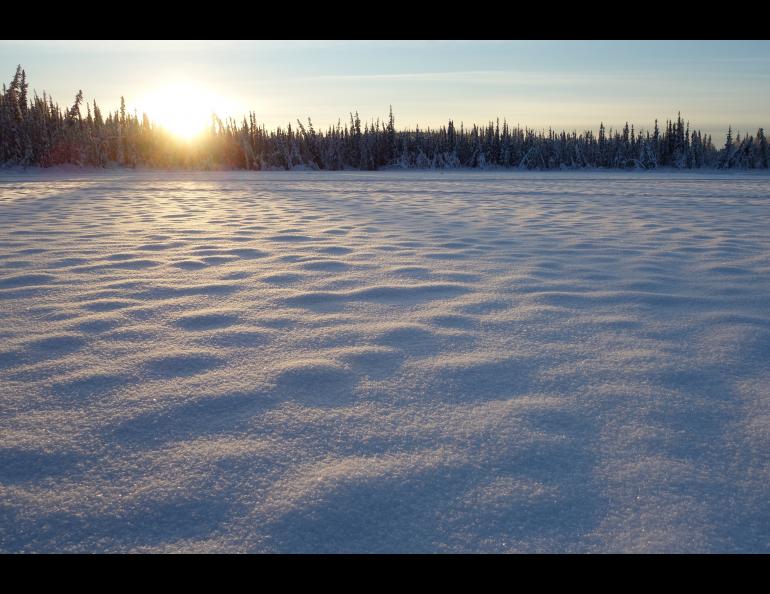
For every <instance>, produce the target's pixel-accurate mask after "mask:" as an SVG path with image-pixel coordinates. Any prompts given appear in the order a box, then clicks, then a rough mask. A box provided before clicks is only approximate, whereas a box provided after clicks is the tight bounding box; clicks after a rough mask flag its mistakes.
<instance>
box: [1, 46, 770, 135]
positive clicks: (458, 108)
mask: <svg viewBox="0 0 770 594" xmlns="http://www.w3.org/2000/svg"><path fill="white" fill-rule="evenodd" d="M17 64H21V65H22V67H23V68H24V69H25V70H26V72H27V78H28V81H29V83H30V90H32V89H35V90H37V92H38V93H42V92H43V91H44V90H45V91H46V92H48V93H49V94H51V95H52V96H53V97H54V100H55V101H57V102H58V103H60V104H61V105H62V106H65V105H69V104H70V103H71V102H72V100H73V98H74V96H75V94H76V93H77V91H78V89H82V90H83V93H84V96H85V98H86V100H88V101H92V100H94V99H95V100H96V101H97V103H98V104H99V105H100V107H101V108H102V111H111V110H114V109H115V108H116V107H117V106H118V105H119V102H120V96H121V95H123V96H124V97H125V99H126V104H127V107H128V109H129V111H132V112H133V111H134V110H137V111H138V113H139V114H141V113H142V112H144V111H146V112H147V113H148V115H149V116H150V117H151V118H153V119H162V117H164V116H163V115H162V114H161V113H160V112H161V111H162V109H161V107H159V102H158V99H157V97H158V93H159V89H169V88H171V89H177V90H178V91H176V92H178V93H179V94H180V95H181V96H182V97H186V98H188V100H190V98H191V97H202V98H205V105H206V106H207V108H208V107H212V106H213V108H214V109H215V110H216V111H217V114H218V115H219V116H221V117H227V116H232V117H237V118H238V119H240V117H241V116H242V115H243V114H245V113H246V112H248V111H249V110H251V111H254V112H255V114H256V118H257V121H258V122H260V123H264V124H265V125H266V126H267V127H268V128H275V127H277V126H283V127H285V126H286V124H287V123H289V122H291V123H292V124H293V125H295V124H296V120H297V118H299V119H301V120H302V121H303V122H306V121H307V118H308V117H310V118H312V120H313V124H314V126H315V127H316V129H325V128H326V127H327V126H328V125H330V124H335V123H336V122H337V120H338V119H341V120H342V122H343V124H344V123H345V122H347V121H348V120H349V117H350V115H349V114H350V113H351V112H355V111H356V110H357V111H358V112H359V115H360V116H361V119H362V120H365V121H371V120H372V119H374V118H380V119H386V118H387V114H388V107H389V106H390V105H392V106H393V112H394V115H395V118H396V127H397V128H404V127H412V128H413V127H414V126H415V125H416V124H419V125H420V127H422V128H425V127H428V126H430V127H435V126H440V125H445V124H446V123H447V121H448V120H449V119H450V118H451V119H453V120H454V122H455V124H458V125H459V123H460V122H463V123H465V124H466V125H468V124H470V123H474V122H475V123H479V124H486V123H487V122H488V121H490V120H494V119H496V118H498V117H499V118H500V120H501V121H502V120H503V118H505V119H507V120H508V122H509V123H511V124H513V125H516V124H520V125H521V126H528V127H530V128H535V129H538V130H539V129H547V128H548V127H549V126H552V127H554V128H555V129H557V130H561V129H566V130H570V131H571V130H577V131H579V132H580V131H583V130H587V129H592V130H597V129H598V127H599V122H604V123H605V125H606V126H607V127H611V126H612V127H620V126H622V125H623V124H624V123H625V122H626V121H628V122H629V123H633V124H635V125H636V128H637V129H640V128H641V129H649V128H651V127H652V125H653V122H654V120H655V118H658V119H659V120H660V121H661V122H665V120H666V119H668V118H673V119H675V118H676V116H677V112H679V111H681V113H682V116H683V117H684V118H685V119H686V120H689V121H690V123H691V125H692V126H693V127H694V128H698V129H700V130H702V131H704V132H706V133H711V134H713V135H714V136H715V138H718V137H723V136H724V133H725V131H726V129H727V126H728V125H732V127H733V129H734V130H735V131H739V132H740V131H746V132H751V133H753V132H755V131H756V129H757V128H758V127H760V126H762V127H766V128H770V101H769V100H768V98H770V42H768V41H125V40H124V41H0V77H1V78H2V79H3V80H4V82H5V83H6V84H7V83H8V82H10V80H11V78H12V77H13V73H14V71H15V68H16V65H17ZM169 85H171V86H169ZM180 90H181V91H180ZM164 92H165V93H167V94H168V92H169V91H164ZM166 103H168V97H166ZM165 107H166V109H167V110H168V105H166V106H165ZM153 110H155V111H156V112H158V113H157V114H153Z"/></svg>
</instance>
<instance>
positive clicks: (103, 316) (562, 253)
mask: <svg viewBox="0 0 770 594" xmlns="http://www.w3.org/2000/svg"><path fill="white" fill-rule="evenodd" d="M768 182H770V178H769V177H768V176H766V175H750V174H730V175H718V174H708V173H692V174H688V173H673V174H661V173H636V174H629V173H620V172H594V173H580V172H570V173H557V172H551V173H545V174H544V173H526V172H523V173H518V172H504V171H495V172H468V171H459V172H451V173H443V174H442V173H437V172H397V171H388V172H381V173H294V172H286V173H247V172H241V173H168V172H166V173H163V172H154V173H153V172H120V171H119V172H114V171H113V172H101V173H95V172H82V171H81V172H78V171H76V170H75V171H72V170H66V171H58V172H57V171H53V172H29V173H19V172H10V173H5V174H3V175H2V176H0V266H1V270H0V337H1V340H0V550H2V551H5V552H8V551H252V552H257V551H276V552H301V551H304V552H342V551H353V552H393V551H395V552H422V551H439V552H441V551H445V552H453V551H480V552H492V551H531V552H537V551H541V552H561V551H617V552H620V551H622V552H630V551H655V552H672V551H687V552H706V551H711V552H731V551H751V552H768V551H770V274H769V273H770V183H768Z"/></svg>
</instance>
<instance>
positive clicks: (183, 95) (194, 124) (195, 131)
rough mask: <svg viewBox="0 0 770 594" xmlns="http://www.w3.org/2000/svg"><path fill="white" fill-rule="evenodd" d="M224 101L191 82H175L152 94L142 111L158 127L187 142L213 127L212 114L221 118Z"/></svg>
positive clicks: (146, 98) (144, 102)
mask: <svg viewBox="0 0 770 594" xmlns="http://www.w3.org/2000/svg"><path fill="white" fill-rule="evenodd" d="M221 108H222V102H221V101H220V100H219V98H218V97H217V96H216V95H215V94H213V93H211V92H208V91H206V90H205V89H203V88H201V87H199V86H196V85H194V84H191V83H186V82H181V83H173V84H169V85H166V86H164V87H161V88H159V89H157V90H155V91H153V92H151V93H149V94H148V95H147V96H146V97H145V99H144V100H143V101H142V111H144V112H146V113H147V116H148V117H149V118H150V120H152V121H153V122H154V123H155V124H158V125H160V126H162V127H163V128H165V129H166V130H168V131H169V132H171V133H172V134H174V135H175V136H178V137H179V138H182V139H184V140H192V139H194V138H195V137H197V136H199V135H200V134H201V133H202V132H203V131H204V130H205V129H206V128H207V127H208V126H210V125H211V116H212V114H217V115H219V116H220V117H222V115H223V114H222V113H221V111H222V110H221Z"/></svg>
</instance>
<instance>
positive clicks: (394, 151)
mask: <svg viewBox="0 0 770 594" xmlns="http://www.w3.org/2000/svg"><path fill="white" fill-rule="evenodd" d="M84 112H85V113H84ZM768 156H769V155H768V145H767V139H766V137H765V132H764V129H763V128H759V129H758V130H757V132H756V134H754V135H751V134H744V135H743V136H741V135H740V134H736V135H735V136H733V131H732V128H731V127H730V128H728V130H727V134H726V137H725V141H724V143H722V144H721V145H720V146H717V145H715V144H714V142H713V141H712V138H711V135H706V134H702V133H701V132H700V131H699V130H694V129H692V128H691V127H690V123H689V122H686V121H684V120H683V119H682V117H681V114H678V115H677V118H676V120H673V119H670V120H667V121H666V123H665V125H661V126H659V124H658V121H657V120H656V121H655V123H654V126H653V127H652V129H651V130H650V129H647V130H642V129H636V130H635V128H634V126H633V125H631V126H630V127H629V125H628V123H626V124H625V126H623V128H622V129H620V130H618V129H615V130H613V129H612V128H610V129H606V128H605V126H604V124H603V123H602V124H600V126H599V131H598V134H595V133H594V132H593V131H591V130H586V131H582V132H577V131H571V132H567V131H564V130H562V131H559V132H556V131H554V130H552V129H548V130H547V131H545V130H534V129H531V128H527V127H524V128H522V127H520V126H518V125H517V126H516V127H513V126H511V125H509V124H508V122H507V121H506V120H503V122H502V123H501V122H500V120H499V119H497V120H495V121H494V122H491V121H490V122H489V123H488V124H487V125H485V126H479V125H476V124H473V125H471V126H465V125H464V124H462V123H461V124H460V125H459V126H456V125H455V123H454V122H453V121H452V120H450V121H449V122H448V123H447V125H446V126H440V127H438V128H429V127H426V128H424V129H423V128H420V127H419V126H417V127H415V128H414V129H413V130H406V129H402V130H397V129H396V127H395V119H394V116H393V110H392V107H391V109H390V113H389V115H388V117H387V120H385V119H383V120H382V121H381V120H379V119H377V120H373V121H370V122H363V123H362V122H361V119H360V118H359V116H358V113H357V112H356V113H352V114H350V118H349V120H347V121H346V122H345V123H344V124H343V123H342V121H341V120H340V121H338V122H337V124H336V125H335V126H330V127H328V129H326V130H325V131H322V130H316V129H315V128H314V127H313V124H312V122H311V120H310V119H308V120H307V123H306V124H304V123H303V122H302V121H300V120H297V122H296V126H292V125H291V124H288V125H287V126H286V127H285V128H281V127H278V128H277V129H275V130H267V129H266V128H265V126H264V124H259V123H258V122H257V117H256V114H255V113H254V112H250V113H249V114H248V115H247V116H244V117H243V119H242V120H241V121H240V122H238V121H236V120H234V119H231V118H228V119H225V120H222V119H220V118H218V117H217V116H215V115H212V121H211V125H210V127H209V128H208V130H207V131H206V133H205V134H204V135H203V136H202V137H201V138H200V139H199V140H198V141H196V142H194V143H189V142H183V141H181V140H179V139H177V138H176V137H174V136H173V135H171V134H170V133H168V132H167V131H166V130H164V129H163V128H162V127H161V126H159V125H156V124H155V123H153V122H152V121H151V120H150V118H149V117H148V116H147V115H146V114H143V115H142V116H141V117H140V116H139V115H138V114H137V113H136V112H134V113H133V114H131V113H128V111H127V110H126V105H125V100H123V98H121V105H120V108H119V109H117V110H115V112H112V113H106V114H105V113H103V112H102V110H101V109H100V108H99V106H98V105H97V104H96V102H95V101H94V102H93V103H84V101H83V92H82V91H79V92H78V93H77V95H76V97H75V99H74V101H73V102H72V105H71V106H69V107H65V108H62V107H60V106H59V104H57V103H55V102H54V100H53V98H51V97H50V96H49V95H47V94H46V93H45V92H44V93H43V94H42V96H39V95H38V94H37V93H33V95H32V96H31V97H30V95H29V83H28V81H27V75H26V72H25V70H24V69H22V67H21V66H19V67H18V68H17V69H16V73H15V74H14V76H13V79H12V80H11V82H10V84H8V85H6V84H3V89H2V94H0V165H2V166H6V167H8V166H40V167H50V166H54V165H62V164H72V165H80V166H91V167H116V166H117V167H121V166H122V167H148V168H169V169H204V170H206V169H253V170H262V169H295V168H305V169H320V170H343V169H358V170H377V169H382V168H388V167H400V168H418V169H448V168H460V167H472V168H495V167H504V168H523V169H579V168H620V169H656V168H661V167H669V168H676V169H700V168H713V169H767V167H768Z"/></svg>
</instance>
